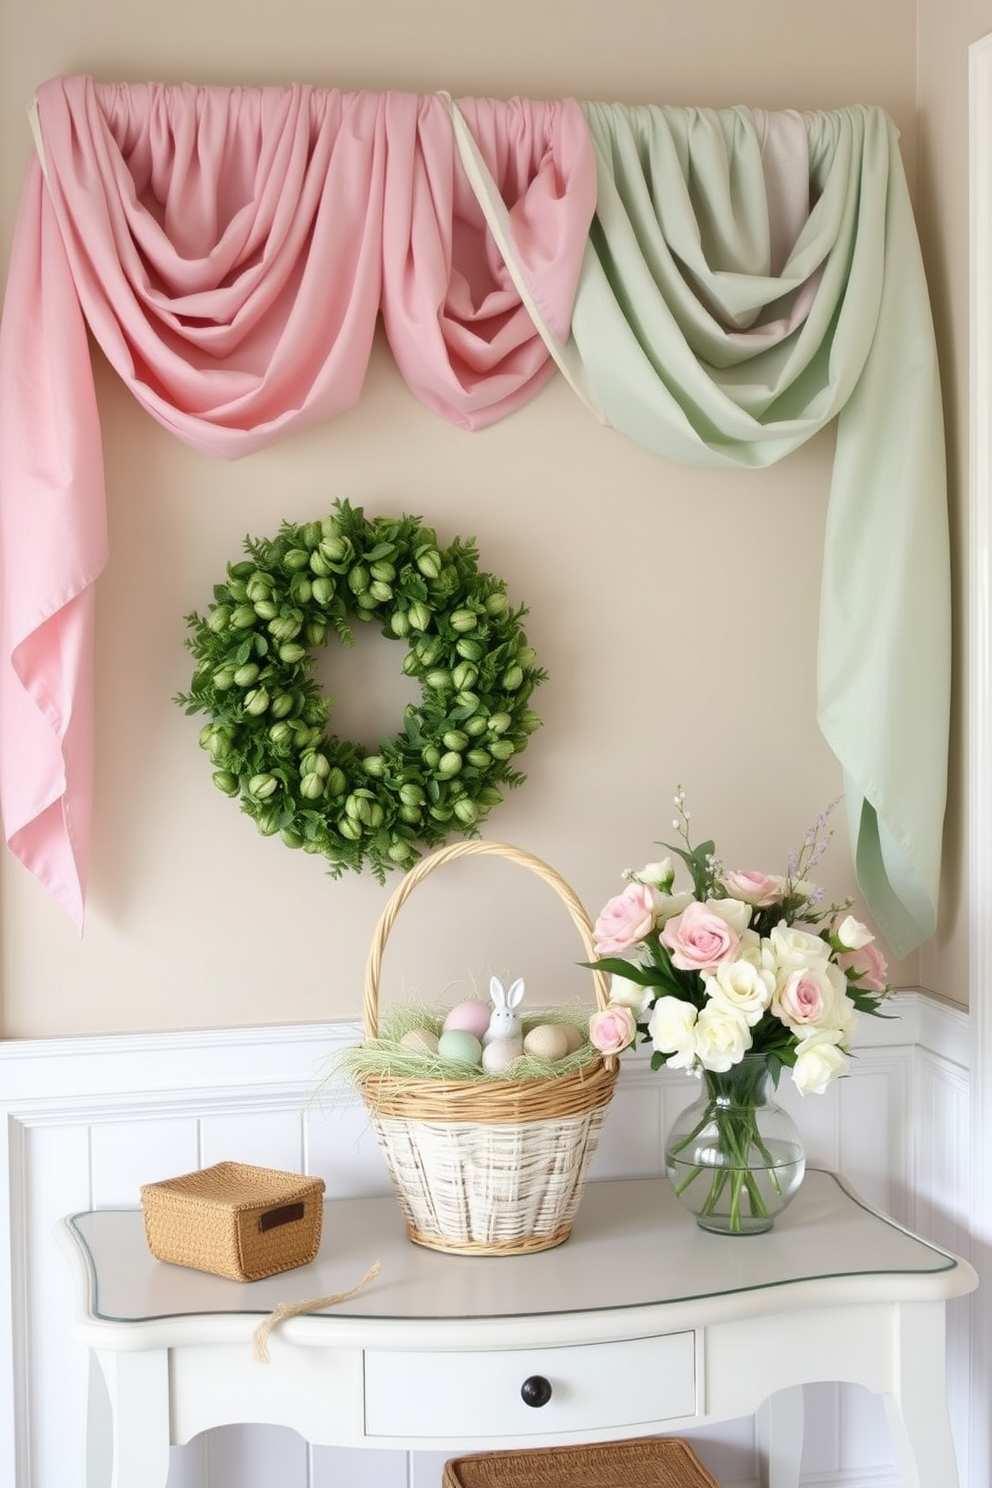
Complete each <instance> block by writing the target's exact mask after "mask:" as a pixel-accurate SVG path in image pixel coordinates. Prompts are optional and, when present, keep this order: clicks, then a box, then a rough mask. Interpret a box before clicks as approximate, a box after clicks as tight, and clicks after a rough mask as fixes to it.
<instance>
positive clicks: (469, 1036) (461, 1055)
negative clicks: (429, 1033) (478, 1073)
mask: <svg viewBox="0 0 992 1488" xmlns="http://www.w3.org/2000/svg"><path fill="white" fill-rule="evenodd" d="M437 1052H438V1053H439V1054H440V1056H441V1058H442V1059H451V1060H453V1061H454V1062H455V1063H456V1064H481V1063H482V1044H481V1043H480V1041H479V1040H478V1039H477V1038H476V1036H475V1034H474V1033H466V1031H465V1030H464V1029H463V1028H448V1029H446V1030H445V1031H444V1033H442V1035H441V1037H440V1038H439V1039H438V1041H437Z"/></svg>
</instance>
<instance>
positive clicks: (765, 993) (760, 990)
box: [703, 960, 775, 1028]
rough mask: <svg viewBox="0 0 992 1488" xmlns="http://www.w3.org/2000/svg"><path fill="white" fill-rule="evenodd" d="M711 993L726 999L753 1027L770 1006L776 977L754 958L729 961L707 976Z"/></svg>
mask: <svg viewBox="0 0 992 1488" xmlns="http://www.w3.org/2000/svg"><path fill="white" fill-rule="evenodd" d="M703 982H704V984H705V987H706V992H707V995H708V996H709V997H711V998H713V999H721V998H722V999H723V1000H724V1001H725V1002H726V1003H728V1004H729V1006H730V1007H732V1008H734V1009H735V1010H736V1011H737V1012H738V1013H740V1015H741V1017H742V1018H743V1019H744V1021H745V1022H746V1023H747V1024H748V1026H749V1027H751V1028H753V1027H754V1025H755V1023H758V1022H759V1021H760V1020H761V1018H762V1017H763V1016H764V1014H765V1011H766V1009H767V1008H768V1007H769V1006H770V1004H771V1000H772V994H773V992H774V991H775V977H774V975H773V974H772V972H770V971H764V970H762V969H761V968H760V967H758V966H755V965H754V964H753V963H752V962H750V961H745V960H739V961H728V962H726V963H725V964H724V965H723V966H721V967H720V969H719V970H718V971H717V973H716V975H715V976H704V978H703Z"/></svg>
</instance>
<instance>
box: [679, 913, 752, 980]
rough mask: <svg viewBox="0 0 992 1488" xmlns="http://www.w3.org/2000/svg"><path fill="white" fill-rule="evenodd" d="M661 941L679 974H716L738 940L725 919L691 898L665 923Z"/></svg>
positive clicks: (738, 943)
mask: <svg viewBox="0 0 992 1488" xmlns="http://www.w3.org/2000/svg"><path fill="white" fill-rule="evenodd" d="M661 942H662V944H663V945H665V946H667V947H668V949H669V950H670V951H671V953H672V965H673V966H677V967H678V969H679V970H680V971H699V972H703V971H712V972H715V971H717V970H718V969H719V968H720V967H721V966H722V965H723V963H724V961H728V960H729V959H730V957H731V956H733V955H734V954H735V952H736V950H737V947H738V946H739V945H740V943H741V938H740V936H739V935H738V934H737V932H736V931H735V930H732V929H731V927H730V926H729V925H728V924H727V921H726V920H725V919H723V918H722V917H721V916H720V915H718V914H715V913H714V911H713V910H712V909H709V908H708V907H707V906H706V905H705V904H701V903H700V902H699V900H698V899H694V900H693V901H692V903H691V904H689V905H687V907H686V908H685V909H684V910H683V911H682V913H681V914H680V915H678V916H677V917H676V918H675V919H674V920H669V921H668V923H667V924H666V926H665V928H664V930H662V932H661Z"/></svg>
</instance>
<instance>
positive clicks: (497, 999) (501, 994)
mask: <svg viewBox="0 0 992 1488" xmlns="http://www.w3.org/2000/svg"><path fill="white" fill-rule="evenodd" d="M489 996H490V997H491V998H492V1000H493V1002H494V1003H495V1004H496V1006H497V1007H506V992H505V990H504V988H503V983H502V982H501V981H500V979H499V977H490V978H489Z"/></svg>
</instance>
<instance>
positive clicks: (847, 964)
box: [837, 944, 889, 992]
mask: <svg viewBox="0 0 992 1488" xmlns="http://www.w3.org/2000/svg"><path fill="white" fill-rule="evenodd" d="M837 965H838V966H839V967H840V968H841V970H842V971H844V972H846V973H847V975H848V976H849V977H850V979H851V980H852V981H853V982H854V983H855V985H856V986H857V987H860V988H861V989H862V991H865V992H887V991H888V989H889V968H888V965H887V963H886V960H885V957H884V956H883V955H882V953H881V951H880V950H879V949H878V946H877V945H873V944H869V945H864V946H861V948H860V949H859V950H857V951H845V952H843V954H842V955H840V956H838V957H837Z"/></svg>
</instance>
